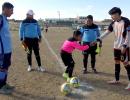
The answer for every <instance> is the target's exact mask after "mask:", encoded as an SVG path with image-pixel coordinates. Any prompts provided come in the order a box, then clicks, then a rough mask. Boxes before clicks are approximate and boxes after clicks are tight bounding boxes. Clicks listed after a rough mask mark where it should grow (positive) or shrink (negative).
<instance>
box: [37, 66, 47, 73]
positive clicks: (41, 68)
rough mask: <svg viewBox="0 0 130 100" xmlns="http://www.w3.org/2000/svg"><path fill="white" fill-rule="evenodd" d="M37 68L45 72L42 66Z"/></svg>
mask: <svg viewBox="0 0 130 100" xmlns="http://www.w3.org/2000/svg"><path fill="white" fill-rule="evenodd" d="M37 70H38V71H41V72H45V71H46V70H45V68H44V67H38V69H37Z"/></svg>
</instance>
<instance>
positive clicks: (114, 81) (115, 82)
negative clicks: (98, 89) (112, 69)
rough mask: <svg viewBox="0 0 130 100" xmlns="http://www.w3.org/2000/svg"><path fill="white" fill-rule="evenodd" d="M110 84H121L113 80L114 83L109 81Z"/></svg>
mask: <svg viewBox="0 0 130 100" xmlns="http://www.w3.org/2000/svg"><path fill="white" fill-rule="evenodd" d="M108 84H112V85H117V84H120V82H119V81H116V80H113V81H109V82H108Z"/></svg>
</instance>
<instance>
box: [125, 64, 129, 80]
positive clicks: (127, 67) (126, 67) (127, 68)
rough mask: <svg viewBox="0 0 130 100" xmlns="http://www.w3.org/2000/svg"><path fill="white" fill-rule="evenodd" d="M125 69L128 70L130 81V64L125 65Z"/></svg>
mask: <svg viewBox="0 0 130 100" xmlns="http://www.w3.org/2000/svg"><path fill="white" fill-rule="evenodd" d="M125 69H126V71H127V75H128V79H129V81H130V65H127V66H125Z"/></svg>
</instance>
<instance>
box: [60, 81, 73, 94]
mask: <svg viewBox="0 0 130 100" xmlns="http://www.w3.org/2000/svg"><path fill="white" fill-rule="evenodd" d="M71 91H72V90H71V87H70V84H69V83H64V84H62V85H61V92H62V94H63V95H68V94H70V93H71Z"/></svg>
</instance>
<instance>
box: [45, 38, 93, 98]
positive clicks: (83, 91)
mask: <svg viewBox="0 0 130 100" xmlns="http://www.w3.org/2000/svg"><path fill="white" fill-rule="evenodd" d="M43 39H44V41H45V43H46V45H47V47H48V49H49V50H50V52H51V53H52V55H54V56H55V58H56V60H57V61H58V63H59V65H60V67H61V69H62V71H64V70H65V66H64V64H63V63H62V60H61V59H60V58H59V57H58V55H57V54H56V53H55V51H54V50H53V49H52V47H51V46H50V44H49V42H48V40H47V39H46V38H45V36H43ZM93 90H94V88H93V87H92V86H90V85H88V84H87V83H85V82H81V83H80V87H79V88H76V89H73V91H72V93H74V94H80V95H82V96H87V95H88V94H89V93H90V91H93Z"/></svg>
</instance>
